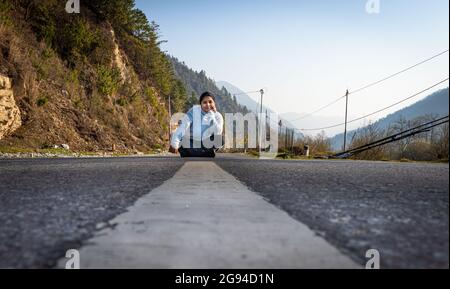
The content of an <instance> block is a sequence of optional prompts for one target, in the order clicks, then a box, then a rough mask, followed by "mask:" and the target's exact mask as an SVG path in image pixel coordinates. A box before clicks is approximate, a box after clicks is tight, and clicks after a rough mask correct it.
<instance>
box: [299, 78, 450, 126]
mask: <svg viewBox="0 0 450 289" xmlns="http://www.w3.org/2000/svg"><path fill="white" fill-rule="evenodd" d="M448 80H449V78H446V79H444V80H442V81H439V82H438V83H436V84H434V85H432V86H430V87H428V88H426V89H424V90H422V91H420V92H417V93H415V94H413V95H411V96H409V97H407V98H404V99H402V100H400V101H398V102H396V103H394V104H391V105H389V106H387V107H384V108H382V109H379V110H377V111H375V112H372V113H370V114H367V115H364V116H362V117H359V118H356V119H353V120H351V121H348V122H347V123H353V122H356V121H358V120H362V119H364V118H366V117H369V116H372V115H375V114H377V113H379V112H382V111H384V110H387V109H389V108H391V107H394V106H396V105H398V104H400V103H403V102H405V101H407V100H409V99H411V98H414V97H416V96H418V95H420V94H422V93H424V92H426V91H428V90H430V89H432V88H434V87H436V86H438V85H440V84H442V83H444V82H446V81H448ZM342 125H345V122H344V123H340V124H336V125H332V126H327V127H321V128H314V129H297V130H299V131H317V130H326V129H330V128H335V127H340V126H342Z"/></svg>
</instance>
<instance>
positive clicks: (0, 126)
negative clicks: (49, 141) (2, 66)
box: [0, 75, 22, 139]
mask: <svg viewBox="0 0 450 289" xmlns="http://www.w3.org/2000/svg"><path fill="white" fill-rule="evenodd" d="M21 125H22V120H21V117H20V110H19V108H18V107H17V105H16V101H15V99H14V94H13V90H12V88H11V79H9V78H8V77H6V76H3V75H0V139H3V138H4V137H5V136H7V135H9V134H11V133H13V132H14V131H15V130H16V129H18V128H19V127H20V126H21Z"/></svg>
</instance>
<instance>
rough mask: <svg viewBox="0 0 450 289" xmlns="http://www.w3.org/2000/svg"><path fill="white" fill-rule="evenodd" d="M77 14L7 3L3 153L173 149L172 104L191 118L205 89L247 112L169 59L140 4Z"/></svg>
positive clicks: (57, 5) (55, 6) (1, 13)
mask: <svg viewBox="0 0 450 289" xmlns="http://www.w3.org/2000/svg"><path fill="white" fill-rule="evenodd" d="M80 12H81V13H80V14H76V13H75V14H69V13H66V11H65V1H58V0H45V1H32V0H23V1H13V0H0V52H1V53H0V76H1V78H2V79H4V81H5V82H8V83H11V85H8V86H11V87H8V90H6V86H5V87H2V88H0V89H2V92H1V93H2V100H1V101H0V105H1V106H2V107H0V114H1V115H0V120H1V122H0V149H2V148H3V150H5V148H6V150H10V149H11V148H14V149H17V150H22V149H25V150H30V149H31V150H39V149H48V148H54V147H55V146H61V145H62V144H67V145H69V147H70V149H71V150H72V151H83V152H84V151H86V152H104V151H114V152H123V153H130V152H138V151H140V152H149V151H154V150H159V149H163V148H167V146H168V122H169V115H168V101H169V96H170V99H171V106H172V110H173V111H186V110H187V109H188V108H189V107H190V106H191V105H192V104H194V103H197V100H198V96H199V95H200V94H201V93H203V92H204V91H206V90H210V91H211V92H212V93H214V94H215V95H216V96H217V100H218V105H219V109H221V108H222V110H221V111H223V112H235V111H241V112H245V111H246V110H245V108H244V107H242V106H240V105H238V104H237V103H236V102H234V101H233V99H232V98H231V95H230V94H229V93H228V92H227V91H226V90H220V89H218V88H217V87H216V86H215V84H214V81H213V80H211V79H209V78H208V77H207V76H206V74H205V72H203V71H202V72H194V71H192V70H191V69H190V68H188V67H187V66H186V65H184V64H182V63H179V62H178V61H176V59H175V58H173V57H170V56H168V55H166V54H165V53H164V52H163V51H162V50H161V49H160V45H161V43H163V42H164V41H162V40H160V39H159V27H158V25H157V24H156V23H155V22H151V21H149V20H148V19H147V17H146V15H145V14H144V13H143V12H142V11H140V10H139V9H136V8H135V3H134V1H133V0H111V1H106V0H91V1H81V9H80ZM2 81H3V80H2ZM3 94H4V97H3ZM10 108H14V110H13V111H14V114H12V113H11V112H10V111H11V109H10Z"/></svg>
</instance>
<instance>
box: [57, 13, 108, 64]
mask: <svg viewBox="0 0 450 289" xmlns="http://www.w3.org/2000/svg"><path fill="white" fill-rule="evenodd" d="M99 38H100V36H99V32H98V31H97V30H95V31H92V30H91V28H90V27H89V24H88V23H87V21H86V20H83V19H79V18H75V19H74V20H72V21H70V22H68V23H66V24H65V25H64V28H63V29H62V31H61V33H60V36H59V45H60V54H61V55H62V56H63V57H64V58H66V59H67V60H68V61H69V63H70V64H74V63H75V62H76V61H77V60H78V58H82V60H84V59H86V58H87V57H88V56H89V55H90V54H91V53H92V52H93V51H94V49H95V48H96V47H97V46H98V45H99Z"/></svg>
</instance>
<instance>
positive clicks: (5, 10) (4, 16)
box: [0, 0, 12, 26]
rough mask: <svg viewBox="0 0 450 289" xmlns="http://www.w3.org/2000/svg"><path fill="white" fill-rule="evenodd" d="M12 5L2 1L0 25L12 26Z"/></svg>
mask: <svg viewBox="0 0 450 289" xmlns="http://www.w3.org/2000/svg"><path fill="white" fill-rule="evenodd" d="M10 11H11V4H10V3H8V2H7V1H5V0H0V25H8V26H9V25H11V24H12V20H11V17H10V15H9V12H10Z"/></svg>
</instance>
